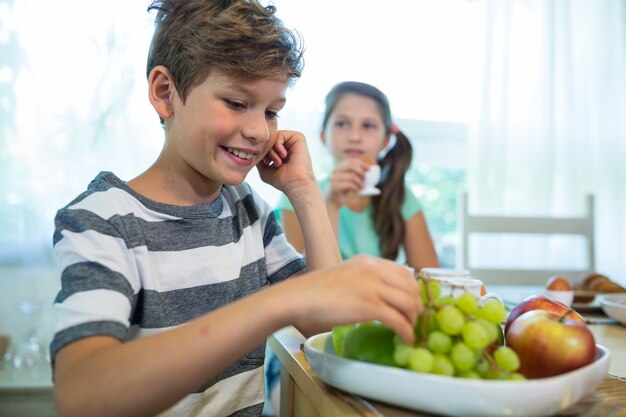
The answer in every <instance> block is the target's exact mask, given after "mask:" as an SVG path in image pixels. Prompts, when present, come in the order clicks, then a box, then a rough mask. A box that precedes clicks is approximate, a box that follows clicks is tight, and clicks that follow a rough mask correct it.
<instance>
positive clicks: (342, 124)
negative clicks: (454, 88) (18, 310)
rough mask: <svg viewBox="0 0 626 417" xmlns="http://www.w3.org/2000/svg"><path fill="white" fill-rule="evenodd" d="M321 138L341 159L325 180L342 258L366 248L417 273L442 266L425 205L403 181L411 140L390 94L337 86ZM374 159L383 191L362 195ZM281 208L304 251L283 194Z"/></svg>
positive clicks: (287, 227)
mask: <svg viewBox="0 0 626 417" xmlns="http://www.w3.org/2000/svg"><path fill="white" fill-rule="evenodd" d="M320 136H321V139H322V142H323V143H324V144H325V146H326V147H327V148H328V149H329V151H330V153H331V154H332V157H333V159H334V162H335V168H334V170H333V172H332V175H331V176H330V178H329V179H324V180H322V181H320V182H319V185H320V188H321V189H322V192H323V193H324V194H325V196H326V209H327V211H328V215H329V217H330V219H331V223H332V226H333V229H334V231H335V235H336V236H337V238H338V242H339V248H340V251H341V256H342V258H343V259H348V258H351V257H353V256H355V255H357V254H360V253H366V254H370V255H375V256H380V257H383V258H387V259H391V260H394V261H396V262H401V263H405V262H406V263H407V264H408V265H409V266H411V267H413V268H414V269H415V270H416V271H419V270H420V269H421V268H424V267H437V266H439V261H438V259H437V254H436V252H435V248H434V245H433V242H432V239H431V237H430V234H429V232H428V226H427V224H426V220H425V218H424V213H423V210H422V207H421V205H420V203H419V201H418V200H417V198H416V196H415V195H414V194H413V192H412V191H411V189H410V188H409V187H407V186H406V184H405V182H404V176H405V174H406V172H407V170H408V169H409V166H410V164H411V159H412V147H411V143H410V142H409V140H408V138H407V137H406V136H405V135H404V134H403V133H402V132H401V131H400V130H399V129H398V127H397V126H396V125H395V124H394V123H393V122H392V118H391V109H390V106H389V101H388V99H387V97H386V96H385V94H384V93H383V92H382V91H380V90H379V89H378V88H376V87H374V86H372V85H369V84H365V83H360V82H353V81H348V82H342V83H339V84H337V85H335V86H334V87H333V88H332V89H331V90H330V92H329V93H328V95H327V96H326V109H325V112H324V117H323V122H322V132H321V135H320ZM372 161H377V163H378V164H379V165H380V167H381V171H382V176H381V180H380V182H379V184H378V188H379V189H380V194H379V195H375V196H370V195H361V194H360V191H361V190H362V188H363V179H364V175H365V172H366V171H367V170H368V169H369V167H370V164H371V163H372ZM278 209H279V210H280V218H281V222H282V224H283V226H284V230H285V234H286V236H287V239H288V240H289V242H291V244H292V245H293V246H294V247H295V248H296V250H298V251H300V252H303V250H304V242H303V240H302V233H301V230H300V226H299V224H298V221H297V219H296V216H295V214H294V212H293V209H292V208H291V206H290V204H289V201H288V200H287V199H286V198H284V199H283V200H281V201H280V202H279V205H278Z"/></svg>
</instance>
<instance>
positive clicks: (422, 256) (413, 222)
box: [404, 210, 439, 271]
mask: <svg viewBox="0 0 626 417" xmlns="http://www.w3.org/2000/svg"><path fill="white" fill-rule="evenodd" d="M404 249H405V251H406V258H407V262H408V264H409V266H411V267H412V268H414V269H415V271H419V270H420V269H422V268H428V267H431V268H433V267H438V266H439V259H438V258H437V252H436V251H435V245H434V244H433V240H432V238H431V236H430V233H429V231H428V225H427V224H426V219H425V217H424V212H423V211H422V210H420V211H418V212H417V213H415V214H414V215H413V216H412V217H411V218H410V219H409V220H408V221H407V222H406V223H405V231H404Z"/></svg>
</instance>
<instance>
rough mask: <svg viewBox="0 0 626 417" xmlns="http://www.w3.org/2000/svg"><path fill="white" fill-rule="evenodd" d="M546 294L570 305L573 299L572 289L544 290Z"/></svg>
mask: <svg viewBox="0 0 626 417" xmlns="http://www.w3.org/2000/svg"><path fill="white" fill-rule="evenodd" d="M546 295H548V297H551V298H553V299H555V300H556V301H558V302H560V303H562V304H565V305H566V306H568V307H570V306H571V305H572V302H573V301H574V290H569V291H556V290H546Z"/></svg>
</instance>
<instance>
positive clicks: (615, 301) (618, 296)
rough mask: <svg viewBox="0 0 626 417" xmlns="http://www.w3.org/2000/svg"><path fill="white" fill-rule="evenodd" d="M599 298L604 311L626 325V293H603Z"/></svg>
mask: <svg viewBox="0 0 626 417" xmlns="http://www.w3.org/2000/svg"><path fill="white" fill-rule="evenodd" d="M598 298H599V299H600V305H601V306H602V310H603V311H604V313H605V314H606V315H607V316H609V317H611V318H613V319H615V320H617V321H619V322H620V323H621V324H623V325H624V326H626V293H615V294H601V295H599V296H598Z"/></svg>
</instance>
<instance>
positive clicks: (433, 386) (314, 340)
mask: <svg viewBox="0 0 626 417" xmlns="http://www.w3.org/2000/svg"><path fill="white" fill-rule="evenodd" d="M330 335H331V334H330V333H322V334H319V335H317V336H313V337H311V338H309V339H308V340H307V341H306V342H305V344H304V353H305V355H306V359H307V361H308V362H309V364H310V365H311V369H312V370H313V371H314V372H315V373H316V374H317V375H318V376H319V377H320V379H322V380H323V381H324V382H326V383H327V384H329V385H332V386H334V387H336V388H339V389H342V390H344V391H348V392H352V393H354V394H357V395H361V396H363V397H367V398H370V399H373V400H377V401H381V402H385V403H389V404H393V405H397V406H400V407H405V408H410V409H413V410H419V411H424V412H430V413H436V414H443V415H449V416H468V417H473V416H476V417H496V416H503V415H506V416H524V417H534V416H546V415H552V414H554V413H556V412H558V411H561V410H564V409H565V408H567V407H569V406H570V405H572V404H575V403H576V402H578V400H580V399H581V398H582V397H583V396H584V395H585V394H587V393H588V392H591V391H593V390H594V389H595V388H596V387H597V386H598V385H600V383H602V381H603V380H604V378H605V376H606V373H607V370H608V369H609V358H610V352H609V351H608V350H607V349H606V348H604V347H602V346H600V345H596V360H595V361H594V362H593V363H591V364H589V365H587V366H584V367H582V368H579V369H576V370H574V371H571V372H568V373H566V374H562V375H558V376H554V377H550V378H542V379H532V380H527V381H490V380H476V379H463V378H453V377H446V376H440V375H432V374H421V373H417V372H413V371H409V370H405V369H400V368H394V367H390V366H382V365H375V364H371V363H367V362H360V361H354V360H350V359H346V358H341V357H338V356H336V355H335V351H334V349H333V346H332V339H331V336H330Z"/></svg>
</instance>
